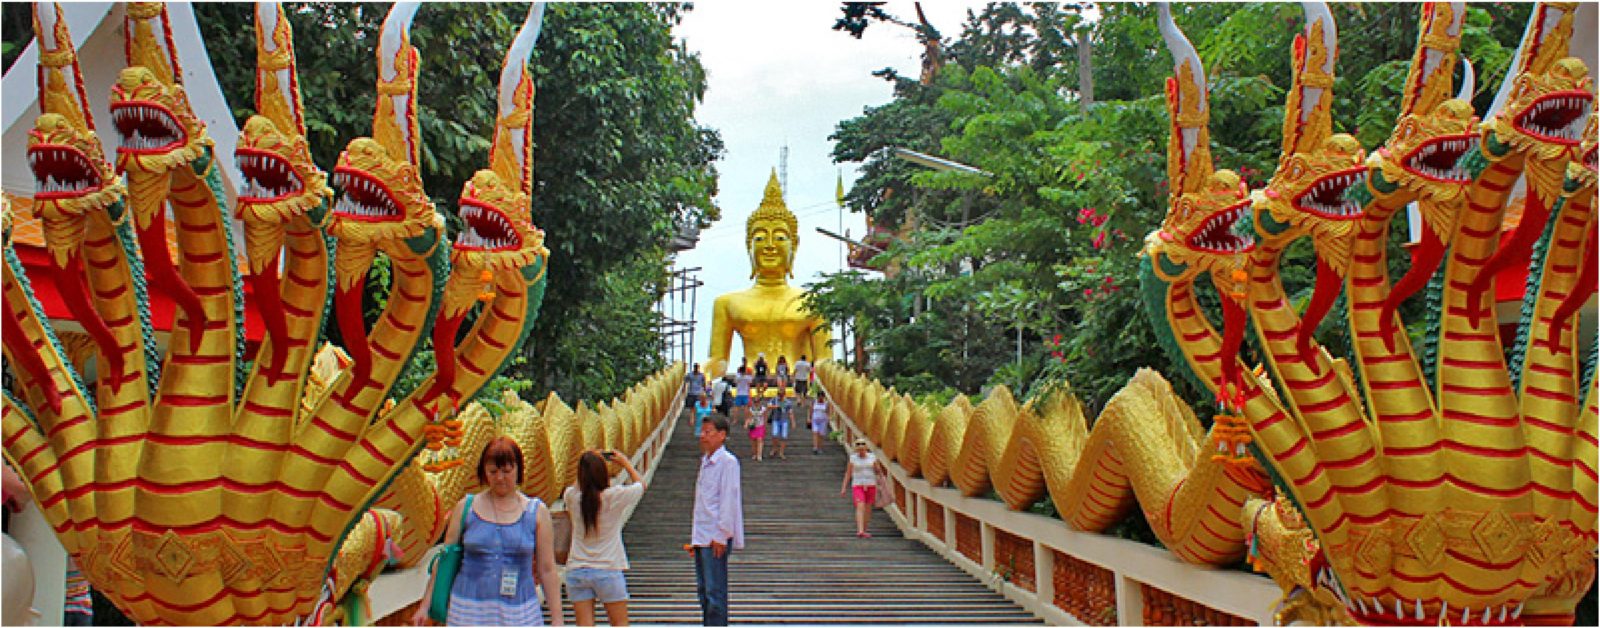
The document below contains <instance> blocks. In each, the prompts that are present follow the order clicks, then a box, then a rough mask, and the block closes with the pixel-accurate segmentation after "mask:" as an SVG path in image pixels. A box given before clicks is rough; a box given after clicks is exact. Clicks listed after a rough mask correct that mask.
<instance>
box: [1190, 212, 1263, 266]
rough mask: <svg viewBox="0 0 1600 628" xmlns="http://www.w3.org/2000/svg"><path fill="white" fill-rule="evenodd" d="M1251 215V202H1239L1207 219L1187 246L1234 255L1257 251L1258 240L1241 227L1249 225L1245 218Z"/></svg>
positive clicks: (1196, 230)
mask: <svg viewBox="0 0 1600 628" xmlns="http://www.w3.org/2000/svg"><path fill="white" fill-rule="evenodd" d="M1249 213H1250V201H1249V200H1248V199H1246V200H1243V201H1239V202H1238V203H1235V204H1233V205H1229V206H1228V207H1227V208H1225V209H1223V210H1221V211H1218V212H1217V213H1214V214H1212V215H1211V216H1210V217H1209V218H1206V222H1205V224H1202V225H1200V227H1199V228H1198V229H1195V232H1194V235H1191V236H1189V239H1188V241H1187V242H1185V244H1187V245H1188V246H1189V248H1192V249H1197V250H1201V251H1206V252H1208V253H1220V254H1224V255H1232V254H1235V253H1248V252H1250V251H1252V250H1254V249H1255V247H1256V240H1255V238H1254V237H1252V235H1251V234H1250V233H1249V231H1248V230H1245V229H1241V225H1248V224H1249V223H1248V222H1245V220H1244V217H1245V216H1248V215H1249Z"/></svg>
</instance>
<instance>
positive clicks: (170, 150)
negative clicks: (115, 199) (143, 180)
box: [111, 2, 211, 218]
mask: <svg viewBox="0 0 1600 628" xmlns="http://www.w3.org/2000/svg"><path fill="white" fill-rule="evenodd" d="M127 29H128V31H127V32H128V46H127V52H128V67H127V68H125V69H123V70H122V72H121V73H120V74H118V75H117V81H116V83H115V84H114V85H112V87H111V123H112V125H113V126H114V127H115V128H116V132H117V136H118V138H119V139H120V140H121V145H120V146H118V147H117V170H118V171H119V172H127V173H129V175H130V176H140V175H162V174H166V173H167V172H169V171H171V170H173V169H175V168H178V167H180V166H187V165H188V164H189V163H190V162H192V161H194V160H195V159H199V158H200V157H201V156H202V155H203V154H204V152H205V149H206V147H208V146H210V145H211V138H210V137H208V136H207V135H206V126H205V123H204V122H201V121H200V118H199V117H197V116H196V115H195V114H194V110H193V108H192V107H190V105H189V97H188V95H186V94H185V93H184V90H183V84H182V82H181V78H180V77H182V76H183V70H182V68H181V67H180V66H179V65H178V56H177V52H176V51H175V50H172V49H171V43H170V42H171V41H172V37H171V30H172V27H171V24H170V22H169V21H168V19H167V8H166V5H165V4H162V3H156V2H133V3H129V4H128V13H127ZM136 209H137V208H136ZM152 210H153V208H152ZM138 213H143V212H142V211H140V212H138ZM135 217H136V218H141V217H142V216H137V215H136V216H135Z"/></svg>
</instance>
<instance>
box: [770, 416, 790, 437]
mask: <svg viewBox="0 0 1600 628" xmlns="http://www.w3.org/2000/svg"><path fill="white" fill-rule="evenodd" d="M770 425H772V437H773V438H779V439H782V438H788V437H789V420H788V419H782V420H778V421H773V422H772V423H771V424H770Z"/></svg>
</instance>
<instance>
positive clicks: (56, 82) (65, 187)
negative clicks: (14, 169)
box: [28, 4, 125, 265]
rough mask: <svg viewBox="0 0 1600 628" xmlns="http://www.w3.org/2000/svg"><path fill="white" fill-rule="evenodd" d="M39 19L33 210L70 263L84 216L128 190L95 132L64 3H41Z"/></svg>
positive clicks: (31, 157)
mask: <svg viewBox="0 0 1600 628" xmlns="http://www.w3.org/2000/svg"><path fill="white" fill-rule="evenodd" d="M47 7H48V8H47ZM33 22H34V24H33V26H34V32H35V34H36V36H37V37H38V44H39V82H38V89H39V111H40V115H39V117H38V119H36V120H34V124H33V129H32V130H30V131H29V132H28V167H29V168H30V169H31V170H32V171H33V180H34V194H33V203H34V204H33V210H34V212H35V213H36V214H38V215H39V217H40V218H41V219H43V221H44V223H45V225H46V229H47V230H48V231H49V233H48V235H49V236H50V237H47V238H46V239H45V242H46V246H47V247H49V249H50V252H51V255H52V257H54V258H55V260H56V261H57V263H58V264H62V265H64V264H65V262H66V258H67V256H69V255H71V254H72V253H73V252H75V251H77V250H78V248H79V246H80V245H81V244H83V237H84V230H83V228H84V222H83V220H81V219H82V218H83V217H84V216H85V215H87V214H89V213H90V212H95V211H101V210H105V209H107V208H109V207H111V206H112V205H113V204H115V203H117V202H118V201H121V200H122V199H123V195H124V192H125V189H124V187H123V185H122V180H121V178H120V177H118V176H117V174H116V172H115V171H114V170H113V169H112V167H111V164H110V163H109V162H107V161H106V156H105V149H103V148H101V145H100V138H99V136H98V135H96V134H95V132H94V116H93V115H92V114H91V113H89V109H88V103H87V102H86V101H85V93H84V91H83V71H82V69H81V68H80V67H79V66H78V53H77V50H76V49H75V48H74V47H73V45H72V35H71V33H69V32H68V31H67V22H66V20H64V19H62V15H61V7H60V6H58V5H55V4H50V5H45V4H36V5H35V6H34V17H33Z"/></svg>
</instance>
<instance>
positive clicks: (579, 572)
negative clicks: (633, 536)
mask: <svg viewBox="0 0 1600 628" xmlns="http://www.w3.org/2000/svg"><path fill="white" fill-rule="evenodd" d="M708 407H709V406H708ZM607 462H615V463H617V464H619V465H622V469H623V470H624V471H627V472H628V479H629V482H630V483H629V484H623V485H620V486H611V477H610V474H609V473H607V468H606V463H607ZM642 497H644V480H642V479H640V478H639V471H638V470H636V469H634V468H633V463H632V462H631V461H629V460H628V458H627V457H626V456H623V455H622V454H620V453H617V451H616V450H607V451H603V452H602V451H586V452H583V455H582V456H580V457H579V458H578V485H577V486H569V487H567V491H566V494H565V495H564V496H563V499H564V500H566V503H567V508H568V510H569V512H575V513H576V514H578V516H576V517H573V518H572V552H571V553H569V554H568V555H567V594H568V595H570V596H572V609H573V611H574V612H575V613H576V615H577V620H578V625H579V626H593V625H595V624H594V603H595V600H599V601H600V603H601V604H604V605H605V607H606V620H607V621H609V622H610V623H611V625H613V626H626V625H628V582H627V579H626V578H625V577H623V573H622V572H624V571H627V570H628V552H627V550H626V549H624V548H623V546H622V524H623V523H625V522H627V520H628V514H629V512H630V511H631V510H632V509H633V507H634V505H635V504H638V503H639V499H640V498H642Z"/></svg>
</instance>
